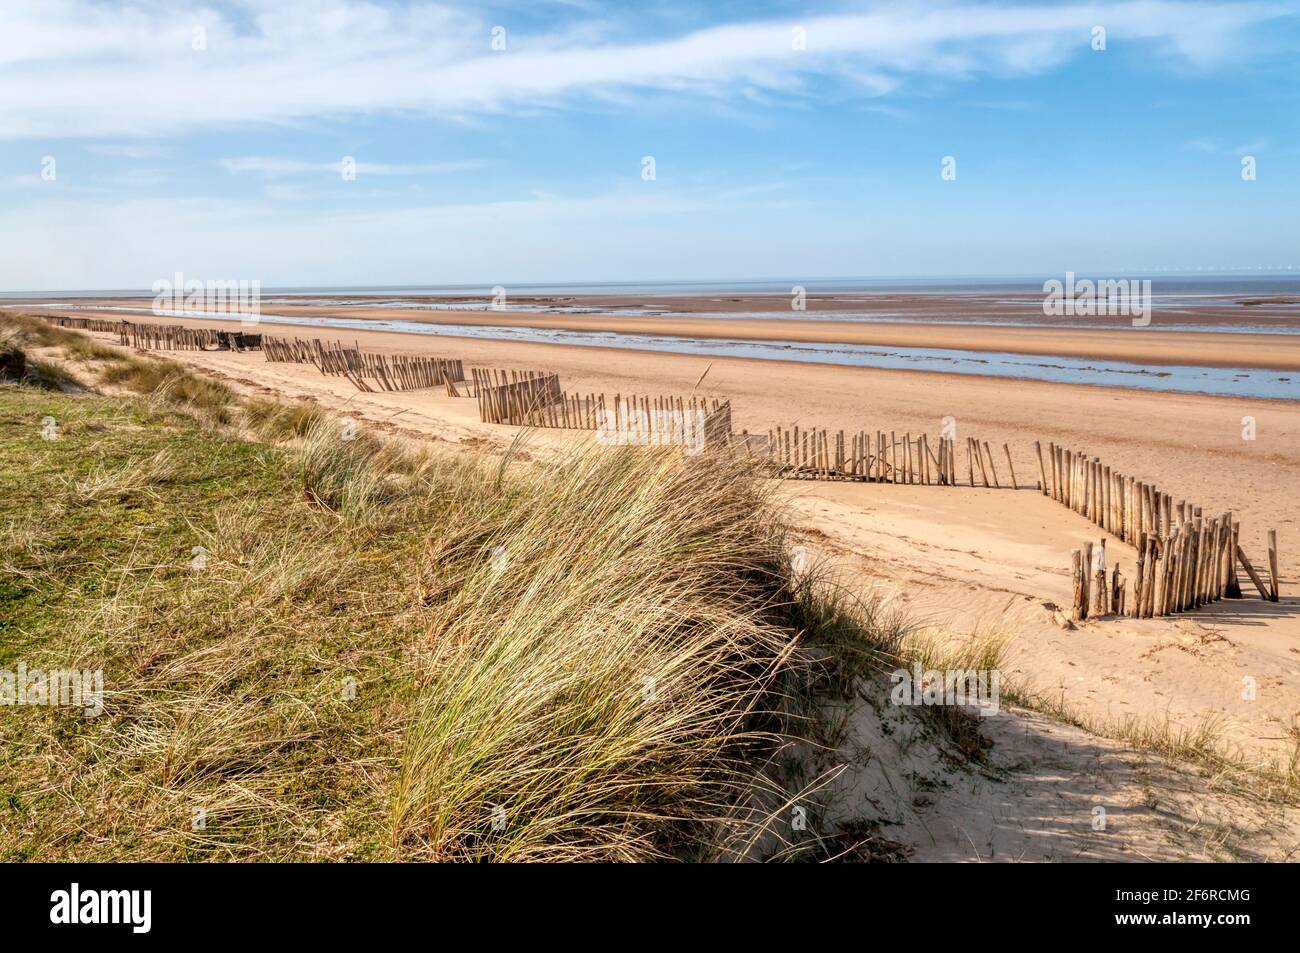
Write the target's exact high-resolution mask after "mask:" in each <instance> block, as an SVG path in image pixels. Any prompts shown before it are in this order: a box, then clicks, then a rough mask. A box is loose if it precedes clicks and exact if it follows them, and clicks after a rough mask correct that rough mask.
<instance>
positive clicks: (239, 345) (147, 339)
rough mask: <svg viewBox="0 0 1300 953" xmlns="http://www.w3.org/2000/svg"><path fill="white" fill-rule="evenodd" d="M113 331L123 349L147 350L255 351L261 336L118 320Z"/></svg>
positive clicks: (241, 332) (259, 345)
mask: <svg viewBox="0 0 1300 953" xmlns="http://www.w3.org/2000/svg"><path fill="white" fill-rule="evenodd" d="M114 330H115V331H116V332H117V336H118V342H119V343H120V344H122V345H123V346H128V347H134V348H138V349H140V350H148V351H256V350H261V347H262V335H260V334H248V333H245V332H243V331H225V330H222V329H220V328H185V327H181V326H179V325H175V324H136V323H135V322H134V321H122V322H120V323H118V325H117V326H116V328H114Z"/></svg>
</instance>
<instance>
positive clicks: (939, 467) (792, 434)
mask: <svg viewBox="0 0 1300 953" xmlns="http://www.w3.org/2000/svg"><path fill="white" fill-rule="evenodd" d="M754 439H757V440H759V441H761V440H762V437H761V436H759V437H756V438H751V437H750V435H749V433H748V431H745V432H743V433H742V434H741V435H740V442H741V443H743V445H744V446H745V447H746V449H747V450H748V448H749V447H750V446H751V445H752V443H753V440H754ZM955 444H956V441H954V440H953V439H951V438H949V437H940V438H939V442H938V446H937V447H936V448H933V449H932V448H931V446H930V438H929V437H928V436H927V435H926V434H921V435H919V436H917V437H913V436H912V434H911V433H905V434H903V435H901V436H900V435H899V434H898V433H897V432H896V431H891V432H889V433H885V432H884V431H883V430H878V431H876V432H875V433H874V434H873V433H870V432H868V431H866V430H859V431H857V432H856V433H846V432H845V431H843V430H840V431H836V432H834V433H832V432H831V431H829V430H826V429H822V428H818V427H812V428H801V427H798V426H793V427H789V428H786V427H776V428H773V429H772V430H769V431H768V432H767V456H768V460H769V463H770V465H771V466H772V468H773V469H774V470H775V471H776V472H777V474H778V475H780V476H783V477H786V478H792V479H806V480H849V481H859V482H870V483H915V484H922V485H926V486H954V485H955V484H956V482H957V480H956V476H957V465H956V451H955ZM760 445H761V444H760Z"/></svg>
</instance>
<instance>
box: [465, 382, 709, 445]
mask: <svg viewBox="0 0 1300 953" xmlns="http://www.w3.org/2000/svg"><path fill="white" fill-rule="evenodd" d="M471 375H472V378H473V382H474V394H475V397H476V398H477V399H478V407H479V419H480V420H482V421H483V422H485V423H495V424H512V425H515V426H521V427H544V428H555V429H561V430H594V431H596V432H597V437H598V439H600V440H601V441H602V442H608V443H618V444H626V445H655V446H667V445H672V446H685V447H687V448H696V449H710V450H711V449H721V448H723V447H726V446H727V443H728V441H729V438H730V436H731V402H730V401H727V400H719V399H716V398H706V397H679V396H675V395H658V396H651V395H645V394H614V395H612V396H610V395H607V394H595V393H589V394H586V395H582V394H568V393H566V392H565V391H564V389H563V388H562V387H561V386H560V377H559V375H558V374H555V373H553V372H546V371H502V370H488V369H482V368H474V369H472V370H471Z"/></svg>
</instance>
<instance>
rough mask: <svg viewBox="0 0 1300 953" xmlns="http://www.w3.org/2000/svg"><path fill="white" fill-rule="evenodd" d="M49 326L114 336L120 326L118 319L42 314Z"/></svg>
mask: <svg viewBox="0 0 1300 953" xmlns="http://www.w3.org/2000/svg"><path fill="white" fill-rule="evenodd" d="M41 317H42V318H44V319H45V320H46V321H48V322H49V323H50V324H53V325H55V326H56V327H60V328H71V329H73V330H76V331H99V332H100V333H103V334H116V333H117V332H118V328H119V327H120V326H121V324H122V320H121V319H120V318H114V319H111V320H110V319H107V318H72V317H67V316H65V315H62V314H43V315H41Z"/></svg>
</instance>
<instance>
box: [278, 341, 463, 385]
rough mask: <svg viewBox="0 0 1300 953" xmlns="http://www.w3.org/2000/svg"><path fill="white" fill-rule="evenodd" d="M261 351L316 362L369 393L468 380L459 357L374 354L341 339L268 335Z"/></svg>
mask: <svg viewBox="0 0 1300 953" xmlns="http://www.w3.org/2000/svg"><path fill="white" fill-rule="evenodd" d="M262 350H263V353H264V354H265V355H266V359H267V360H268V361H274V362H279V363H293V364H313V365H315V367H316V368H317V369H318V370H319V371H320V372H321V373H322V374H331V375H338V376H342V377H346V378H347V379H348V380H349V381H350V382H351V383H352V385H353V386H354V387H356V388H357V389H358V390H361V391H367V392H374V391H377V390H383V391H403V390H420V389H422V388H426V387H438V386H440V385H442V384H445V383H447V382H449V381H460V380H464V379H465V365H464V363H463V362H462V361H461V360H459V359H456V358H444V357H430V356H427V355H423V354H392V355H388V354H375V353H370V352H367V351H363V350H361V346H360V345H354V346H351V347H349V346H348V345H346V344H344V343H342V342H341V341H336V342H334V343H328V342H327V343H322V342H321V341H320V340H318V339H312V340H310V341H303V340H301V339H299V338H294V339H293V340H292V341H289V340H287V339H284V338H272V337H267V338H266V340H265V341H264V342H263V347H262Z"/></svg>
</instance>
